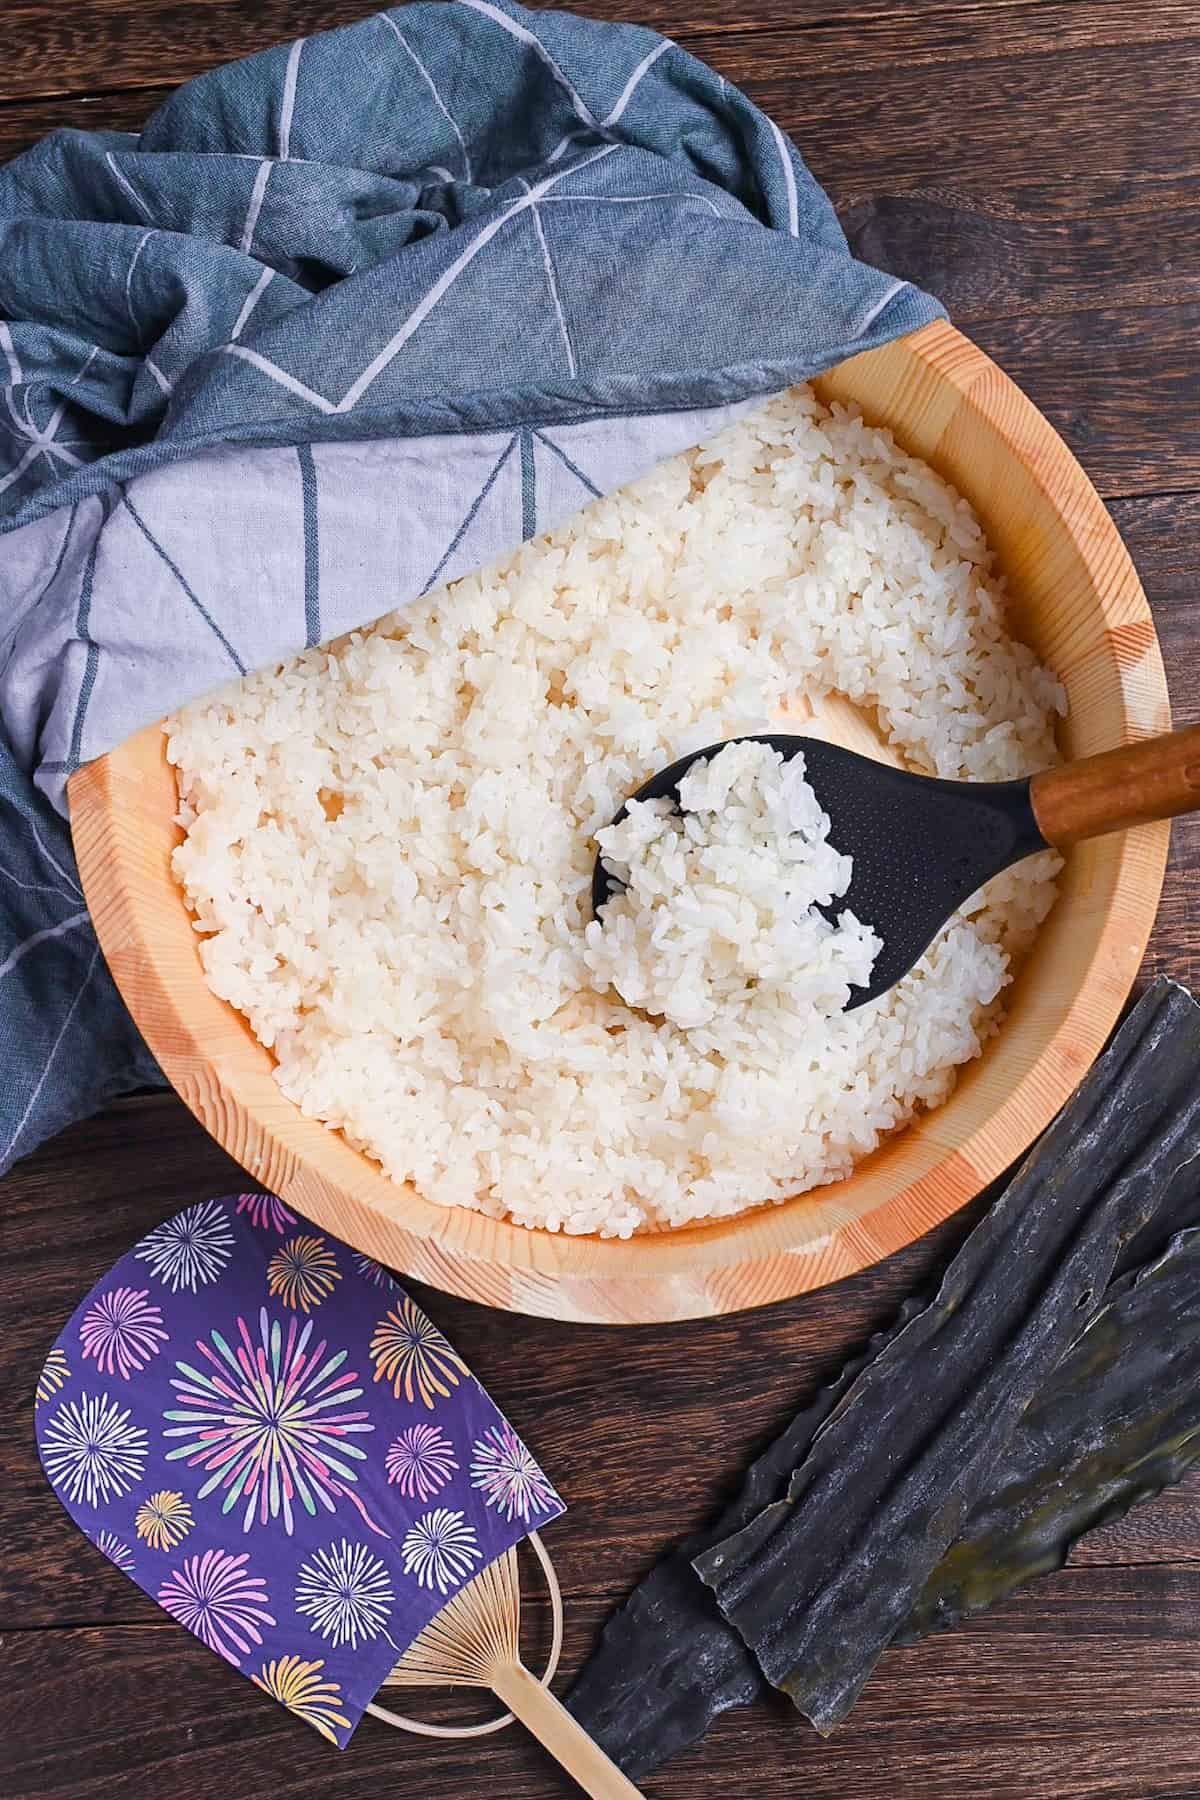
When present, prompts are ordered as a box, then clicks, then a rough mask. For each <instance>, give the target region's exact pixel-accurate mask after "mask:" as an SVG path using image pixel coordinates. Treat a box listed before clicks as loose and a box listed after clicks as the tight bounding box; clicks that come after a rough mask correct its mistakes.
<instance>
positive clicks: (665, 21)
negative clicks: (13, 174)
mask: <svg viewBox="0 0 1200 1800" xmlns="http://www.w3.org/2000/svg"><path fill="white" fill-rule="evenodd" d="M376 10H377V9H376V7H375V6H374V5H372V3H371V0H303V3H302V4H300V5H297V4H294V0H255V3H254V4H253V5H246V4H244V3H243V0H177V3H176V4H173V5H170V6H147V5H144V4H141V3H140V0H89V4H88V5H87V6H86V7H85V6H70V7H67V6H63V7H55V8H52V7H49V6H47V5H46V3H45V0H9V4H8V5H7V6H6V8H5V14H4V24H5V53H6V54H5V68H4V72H3V93H4V95H5V96H8V97H11V98H17V97H20V96H23V95H41V94H69V93H74V92H78V91H79V90H80V89H83V88H87V87H92V86H103V87H105V88H109V89H119V88H132V87H137V86H149V85H153V84H156V83H158V82H161V81H162V80H164V79H169V80H171V81H173V82H179V81H186V80H188V79H189V78H190V77H191V76H193V75H198V74H202V73H203V72H204V70H205V69H208V68H211V67H212V65H213V64H214V63H216V62H220V61H223V60H225V59H226V58H228V57H229V56H230V55H231V54H236V55H242V56H248V55H251V54H253V52H254V51H256V50H265V49H268V48H269V47H270V46H271V45H272V44H276V43H279V42H281V41H285V40H287V39H288V38H292V37H297V36H302V35H303V36H308V35H311V34H312V33H313V32H315V31H325V30H328V29H330V28H331V27H333V26H337V25H346V24H350V23H352V22H353V21H355V20H357V19H361V18H364V17H366V16H367V15H369V14H370V13H372V12H374V11H376ZM588 10H589V11H590V12H591V13H592V14H593V15H594V16H595V17H598V18H605V19H613V20H621V21H624V22H626V23H629V24H635V25H647V26H650V27H651V28H652V29H654V30H657V31H661V32H664V33H666V34H667V35H668V36H670V37H672V38H674V39H675V41H676V42H677V43H681V44H683V45H684V46H685V47H686V48H689V49H695V50H696V51H697V53H698V54H707V55H708V56H709V57H715V56H717V55H719V47H720V46H721V44H722V43H723V42H724V41H725V40H727V39H737V38H743V39H744V38H747V37H751V36H752V37H753V39H754V40H755V42H756V44H758V45H759V46H760V52H761V46H762V45H763V43H764V42H765V41H766V40H769V39H771V38H774V37H777V36H783V37H786V38H788V39H807V38H809V37H811V38H812V40H813V44H814V49H815V52H816V55H817V57H818V58H823V57H824V56H826V55H828V53H829V49H830V46H831V43H832V46H833V49H834V54H835V56H836V55H838V54H839V53H843V52H844V50H845V47H846V46H847V45H848V43H849V41H850V37H851V34H854V35H855V36H857V37H858V38H859V39H860V40H865V41H866V42H867V43H869V44H871V45H873V46H877V47H878V50H879V53H880V55H881V56H882V55H883V54H884V53H885V52H886V51H887V50H889V49H890V50H891V52H892V53H893V54H895V53H897V51H898V52H899V53H900V54H903V55H905V56H906V57H908V56H911V55H919V56H924V57H926V58H929V59H943V58H945V57H948V56H954V55H964V54H966V55H977V54H979V52H980V48H981V47H983V48H988V47H992V46H995V45H998V44H999V43H1000V42H1001V40H1002V37H1011V38H1012V39H1013V40H1014V41H1015V43H1016V45H1017V47H1018V48H1020V49H1024V50H1028V49H1030V48H1031V47H1034V46H1039V45H1040V46H1042V47H1049V48H1051V49H1054V48H1058V47H1061V46H1064V45H1066V44H1079V43H1082V44H1088V43H1091V42H1097V43H1121V44H1140V43H1153V42H1156V41H1158V42H1161V41H1163V40H1164V39H1167V40H1171V39H1174V40H1179V39H1182V38H1184V37H1186V36H1187V35H1190V33H1191V31H1192V30H1193V28H1194V27H1195V15H1194V12H1193V10H1192V8H1191V6H1190V0H1163V3H1162V4H1160V5H1159V6H1158V7H1157V8H1156V9H1152V10H1150V9H1141V8H1139V9H1136V10H1132V11H1131V10H1129V9H1126V8H1124V7H1123V6H1122V5H1121V0H1105V3H1104V4H1101V5H1094V6H1092V7H1091V8H1090V9H1089V10H1090V11H1091V12H1092V13H1093V14H1095V15H1098V16H1096V17H1094V18H1093V19H1092V20H1091V21H1090V22H1089V20H1088V18H1087V17H1086V16H1085V15H1084V11H1083V8H1081V7H1080V6H1079V5H1078V4H1077V3H1076V0H1058V3H1057V4H1053V3H1051V4H1048V3H1047V0H984V3H983V4H981V3H980V0H939V4H938V5H937V6H936V8H932V7H930V6H928V5H927V4H926V3H925V0H894V3H893V4H892V5H890V6H888V5H886V4H884V0H850V3H848V4H845V5H842V6H839V7H837V8H836V9H834V8H831V7H830V6H829V5H828V4H827V3H826V0H748V3H746V4H742V5H740V6H738V7H725V6H716V5H706V4H704V0H699V3H697V0H683V4H678V5H676V4H674V3H673V0H595V3H594V4H593V5H592V6H591V7H590V8H589V9H588ZM835 11H836V18H835V19H831V17H830V15H831V12H835ZM914 32H915V34H916V36H917V39H918V42H919V44H920V46H921V48H920V49H919V50H916V51H914V50H913V48H912V41H913V36H914ZM234 46H236V48H234ZM757 60H758V58H756V61H757ZM727 73H728V71H727ZM730 79H736V77H734V76H732V75H730Z"/></svg>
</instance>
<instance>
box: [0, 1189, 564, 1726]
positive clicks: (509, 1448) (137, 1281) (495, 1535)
mask: <svg viewBox="0 0 1200 1800" xmlns="http://www.w3.org/2000/svg"><path fill="white" fill-rule="evenodd" d="M306 1306H307V1308H308V1309H309V1310H308V1311H307V1312H306V1310H305V1308H306ZM372 1377H373V1379H372ZM38 1391H39V1395H40V1396H41V1398H40V1399H39V1403H38V1406H37V1408H36V1410H35V1413H34V1429H35V1432H36V1436H37V1441H38V1448H39V1451H40V1453H41V1457H42V1462H43V1465H44V1467H45V1469H46V1472H47V1474H48V1476H49V1477H50V1480H51V1483H52V1485H53V1487H54V1490H55V1492H56V1494H57V1495H58V1497H59V1499H60V1500H61V1502H62V1504H63V1505H64V1506H65V1507H66V1508H67V1510H68V1512H69V1513H70V1514H71V1515H72V1517H73V1518H74V1519H75V1522H76V1523H77V1524H78V1525H79V1526H81V1527H82V1529H83V1530H84V1532H85V1533H86V1534H87V1536H88V1537H89V1538H91V1539H92V1541H93V1542H94V1543H95V1544H97V1545H98V1546H99V1548H100V1550H101V1551H102V1552H103V1554H104V1555H106V1556H107V1557H108V1558H109V1559H110V1560H111V1561H112V1563H113V1565H114V1566H115V1567H116V1568H119V1569H121V1570H123V1571H124V1572H125V1573H126V1574H127V1575H128V1577H129V1579H130V1580H131V1581H133V1582H134V1583H135V1584H136V1586H137V1587H138V1588H139V1589H141V1590H142V1591H144V1592H145V1593H146V1594H148V1595H149V1596H150V1598H151V1599H152V1600H155V1601H157V1602H158V1603H159V1604H160V1605H161V1606H162V1607H163V1608H164V1609H165V1611H166V1612H167V1613H168V1614H169V1615H170V1616H171V1617H172V1618H173V1619H174V1620H175V1621H177V1622H178V1623H179V1624H180V1625H182V1626H183V1627H184V1628H185V1629H187V1630H189V1631H191V1632H192V1633H193V1634H194V1635H195V1636H196V1637H198V1638H199V1639H200V1640H201V1641H202V1642H203V1643H204V1644H205V1645H206V1646H208V1647H209V1648H210V1649H211V1650H212V1651H214V1653H215V1654H217V1655H219V1656H221V1657H222V1658H224V1659H225V1660H226V1661H227V1662H229V1663H230V1664H232V1665H234V1666H236V1667H238V1668H239V1669H240V1670H241V1671H242V1673H243V1674H244V1675H246V1677H247V1678H252V1679H253V1680H254V1681H255V1683H256V1684H257V1686H258V1687H259V1688H260V1689H261V1690H262V1692H263V1693H264V1694H269V1695H271V1696H272V1697H273V1698H274V1699H276V1700H277V1701H279V1703H280V1704H281V1705H284V1706H287V1707H289V1708H290V1710H291V1711H293V1712H294V1713H295V1714H296V1716H297V1718H299V1719H302V1720H304V1721H305V1722H307V1723H308V1724H309V1725H311V1726H312V1727H313V1728H314V1729H315V1730H317V1731H319V1732H321V1734H322V1735H323V1736H324V1737H326V1738H327V1739H329V1741H330V1742H333V1743H337V1744H340V1745H344V1744H345V1743H346V1742H347V1740H348V1739H349V1737H350V1735H351V1733H352V1731H353V1730H354V1727H355V1726H356V1725H357V1723H358V1721H359V1719H360V1718H361V1717H362V1714H363V1711H364V1709H365V1708H366V1707H367V1706H368V1705H369V1704H370V1702H371V1700H372V1699H373V1698H374V1696H375V1694H376V1692H377V1691H378V1688H379V1685H380V1683H381V1682H382V1681H383V1679H384V1678H385V1676H386V1675H387V1674H388V1673H389V1671H390V1670H391V1669H392V1668H393V1667H394V1666H395V1663H396V1661H397V1660H398V1658H399V1657H400V1656H402V1655H403V1654H404V1651H405V1650H406V1649H407V1647H408V1646H409V1645H410V1644H411V1643H412V1642H413V1640H414V1639H415V1638H416V1637H417V1636H418V1635H419V1634H420V1633H421V1632H422V1631H424V1630H425V1628H426V1627H427V1626H428V1625H429V1623H430V1621H431V1620H432V1619H433V1618H434V1617H435V1616H436V1615H437V1613H438V1612H440V1611H441V1609H442V1607H444V1606H445V1605H446V1604H447V1603H448V1601H449V1600H450V1598H451V1596H452V1595H454V1594H455V1593H457V1592H459V1591H461V1589H462V1588H463V1587H464V1586H466V1585H467V1584H468V1583H469V1582H470V1581H471V1580H472V1579H473V1578H474V1577H475V1576H476V1575H478V1574H479V1572H480V1571H481V1570H482V1569H484V1568H485V1567H487V1566H488V1565H489V1564H490V1563H491V1562H493V1561H494V1559H495V1558H496V1557H498V1556H501V1555H503V1553H504V1552H505V1551H506V1550H508V1549H510V1548H511V1547H512V1546H513V1545H515V1544H517V1543H519V1542H520V1540H521V1539H522V1538H523V1537H525V1536H526V1535H527V1533H528V1532H529V1531H531V1530H534V1529H536V1528H537V1527H540V1526H542V1525H545V1524H546V1523H548V1522H549V1520H550V1519H552V1518H554V1517H556V1516H557V1514H558V1513H559V1512H560V1511H561V1510H562V1509H561V1503H560V1502H559V1501H558V1500H557V1498H556V1497H555V1496H554V1493H553V1489H552V1488H551V1487H550V1485H549V1483H548V1482H547V1481H546V1479H545V1477H544V1476H543V1475H542V1474H541V1471H540V1470H539V1469H538V1467H537V1464H536V1463H535V1462H534V1461H533V1459H532V1457H531V1456H530V1454H529V1452H528V1451H526V1450H525V1448H524V1446H523V1444H522V1443H521V1440H520V1439H519V1438H518V1437H517V1436H516V1434H515V1433H514V1432H513V1431H512V1430H511V1428H509V1427H508V1426H507V1425H506V1422H505V1420H504V1418H503V1415H502V1414H501V1413H499V1412H498V1411H497V1410H496V1408H495V1406H494V1405H493V1404H492V1402H491V1400H490V1399H489V1398H488V1396H487V1394H486V1393H485V1392H484V1390H483V1389H482V1388H481V1387H480V1385H479V1383H478V1382H477V1381H476V1380H475V1379H474V1377H473V1376H472V1375H471V1373H470V1370H469V1369H468V1368H467V1365H466V1364H465V1363H464V1362H463V1360H462V1358H461V1357H460V1356H459V1355H458V1353H457V1351H456V1350H455V1349H454V1348H453V1347H452V1346H451V1345H450V1344H449V1343H447V1341H446V1339H445V1338H444V1337H443V1336H442V1334H441V1332H440V1331H438V1329H437V1327H436V1326H435V1325H434V1324H433V1323H432V1322H431V1321H430V1320H429V1319H428V1318H427V1317H426V1316H425V1314H424V1313H423V1312H422V1311H421V1309H420V1307H418V1306H417V1305H416V1304H415V1302H414V1301H413V1300H411V1299H410V1298H409V1296H408V1294H407V1293H406V1292H405V1290H404V1288H403V1287H402V1286H401V1285H400V1284H399V1283H396V1282H394V1281H393V1279H392V1277H391V1276H390V1275H389V1274H388V1273H387V1271H386V1270H384V1269H383V1268H382V1267H381V1266H380V1265H379V1264H378V1263H376V1262H374V1261H372V1260H371V1259H370V1258H363V1257H362V1256H361V1255H359V1254H356V1253H355V1252H353V1251H352V1250H351V1249H350V1247H349V1246H348V1245H345V1244H340V1243H339V1242H338V1241H337V1240H336V1239H334V1238H331V1237H330V1236H329V1235H328V1233H323V1232H318V1231H317V1230H316V1229H315V1228H314V1227H312V1226H310V1225H308V1224H307V1223H306V1222H305V1221H303V1220H297V1219H295V1218H294V1217H293V1216H292V1214H291V1212H290V1211H289V1210H288V1208H286V1207H284V1206H283V1205H282V1203H280V1202H277V1201H274V1200H273V1198H272V1196H270V1195H268V1194H248V1195H237V1194H233V1195H229V1196H227V1197H226V1198H225V1199H223V1200H221V1201H208V1202H203V1203H201V1204H200V1205H192V1206H189V1207H187V1208H186V1209H185V1210H184V1211H183V1212H181V1213H180V1214H179V1215H178V1217H177V1218H175V1219H168V1220H167V1221H166V1222H165V1223H164V1224H162V1225H160V1226H158V1227H157V1228H156V1229H155V1231H153V1232H152V1233H151V1234H150V1236H149V1237H148V1238H146V1239H144V1240H143V1241H142V1242H141V1243H140V1244H138V1245H136V1246H135V1247H134V1249H132V1250H131V1251H130V1253H129V1254H128V1255H127V1256H125V1257H123V1258H122V1259H121V1261H120V1262H119V1263H118V1264H117V1265H116V1267H115V1268H113V1269H111V1270H110V1271H109V1272H108V1274H107V1275H106V1276H105V1277H104V1279H103V1280H102V1281H100V1282H99V1283H98V1284H97V1285H96V1287H95V1289H94V1290H93V1291H92V1292H91V1293H90V1294H88V1295H87V1296H86V1298H84V1299H83V1300H82V1301H81V1302H80V1304H79V1306H78V1307H77V1308H76V1309H75V1312H74V1314H73V1316H72V1317H71V1319H70V1320H69V1321H68V1322H67V1323H66V1324H65V1325H64V1327H63V1330H62V1332H61V1333H60V1335H59V1339H58V1342H57V1343H56V1344H55V1346H54V1348H53V1350H52V1351H51V1352H50V1354H49V1356H48V1357H47V1359H46V1363H45V1365H44V1368H43V1370H42V1373H41V1377H40V1379H39V1382H38Z"/></svg>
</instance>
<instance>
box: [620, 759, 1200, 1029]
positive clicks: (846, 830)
mask: <svg viewBox="0 0 1200 1800" xmlns="http://www.w3.org/2000/svg"><path fill="white" fill-rule="evenodd" d="M728 741H729V742H742V743H745V742H749V743H755V744H769V745H770V746H771V748H772V749H773V750H777V751H778V752H779V754H780V755H781V756H783V757H785V758H787V759H789V760H790V759H791V758H792V757H793V756H796V755H798V754H800V753H803V756H804V769H805V777H806V779H807V780H808V781H809V782H810V783H811V785H812V787H813V790H814V792H815V793H816V796H817V799H818V801H819V802H820V805H821V807H822V809H823V810H824V811H825V812H826V813H828V815H829V821H830V825H829V841H830V843H831V844H832V845H833V846H834V848H835V849H837V850H840V851H841V852H842V853H843V854H844V855H847V856H850V857H852V858H853V872H852V875H851V879H850V886H849V888H848V889H847V891H846V893H845V894H843V895H842V896H841V897H840V898H839V899H837V900H836V901H834V902H833V903H832V904H831V905H830V906H828V907H826V908H823V909H822V910H823V911H824V912H825V913H826V914H827V916H829V917H831V918H834V917H836V916H837V915H838V914H840V913H841V912H843V911H849V912H852V913H853V914H854V916H855V917H856V918H857V919H860V920H862V921H863V923H864V924H867V925H870V926H871V927H872V928H873V930H874V931H875V932H876V934H877V935H878V936H879V937H880V938H881V939H882V940H883V948H882V950H881V951H880V953H879V956H878V958H877V959H876V962H875V967H874V969H873V970H872V973H871V980H870V983H869V985H868V986H867V987H865V988H861V989H856V990H855V992H854V995H853V998H852V999H851V1000H850V1002H849V1005H848V1007H847V1011H853V1010H854V1009H855V1008H856V1007H859V1006H865V1005H866V1004H867V1002H868V1001H870V1000H875V999H877V998H878V997H879V995H880V994H883V993H886V991H887V990H888V988H890V987H892V986H893V985H894V984H895V983H896V982H897V981H899V980H900V977H901V976H902V975H906V974H907V973H908V971H909V970H910V969H911V968H912V966H913V964H914V963H915V962H916V961H917V960H918V958H919V957H920V956H921V955H922V954H923V952H924V951H925V950H926V949H927V948H928V947H929V945H930V943H931V942H932V941H933V939H934V938H935V937H936V936H937V933H938V932H939V931H940V930H941V928H942V926H943V925H944V924H945V923H946V921H947V919H949V918H950V917H951V915H952V914H953V913H955V912H956V911H957V910H958V908H959V907H960V906H961V905H962V903H963V901H964V900H967V899H969V898H970V896H971V895H972V894H973V893H975V891H976V889H978V888H980V887H982V886H983V884H984V882H985V881H990V880H991V878H992V876H993V875H999V874H1000V872H1001V870H1003V869H1007V868H1011V867H1012V865H1013V864H1014V863H1018V862H1022V861H1023V860H1024V859H1025V857H1027V856H1033V855H1035V854H1036V853H1037V852H1038V851H1039V850H1046V849H1049V848H1054V849H1058V850H1066V849H1069V848H1070V846H1071V845H1072V844H1077V843H1081V842H1082V841H1083V840H1084V839H1085V838H1093V837H1103V836H1104V835H1105V833H1107V832H1110V831H1126V830H1128V829H1129V828H1130V827H1131V826H1134V825H1146V824H1149V823H1150V822H1151V821H1152V820H1155V819H1170V818H1174V817H1175V816H1176V814H1178V813H1185V812H1192V811H1194V810H1196V809H1197V808H1200V725H1193V726H1191V727H1190V728H1189V729H1188V730H1186V731H1175V732H1171V733H1169V734H1168V735H1167V736H1165V737H1158V738H1148V739H1146V740H1145V741H1144V742H1142V743H1139V744H1125V745H1123V746H1122V747H1121V748H1120V749H1119V750H1107V751H1105V752H1103V754H1101V755H1099V756H1088V757H1084V758H1083V759H1082V760H1081V761H1079V762H1072V763H1064V764H1063V765H1062V766H1061V767H1059V768H1057V769H1045V770H1043V771H1042V772H1041V773H1040V774H1038V775H1034V776H1032V777H1030V778H1029V779H1027V780H1024V781H939V780H935V779H934V778H933V777H932V776H928V775H914V774H911V773H910V772H909V771H908V770H906V769H898V768H894V767H891V766H889V765H887V764H884V763H880V762H878V761H876V760H874V759H873V758H872V757H868V756H861V755H859V754H858V753H857V752H856V751H853V750H847V749H844V748H843V747H842V746H841V745H840V744H830V743H825V742H823V741H822V740H821V739H820V738H816V737H808V736H791V735H782V734H775V733H766V734H764V735H762V736H753V737H750V738H748V739H746V738H742V739H729V740H728ZM724 747H725V746H724V744H710V745H708V746H707V747H706V748H705V749H702V750H694V751H692V753H691V754H690V755H688V756H683V757H680V759H679V761H678V762H674V763H672V764H671V765H670V767H669V768H666V769H662V770H660V771H659V773H658V774H657V775H653V776H652V777H651V778H650V780H649V781H647V782H644V783H643V785H642V786H641V787H640V788H639V789H638V790H637V792H636V793H635V794H634V795H632V796H631V798H633V799H634V800H661V799H670V800H672V801H673V802H674V804H675V807H676V809H678V808H679V783H680V781H681V780H682V779H683V777H684V776H685V775H686V774H687V772H688V770H689V769H690V768H691V766H692V764H693V763H695V762H699V761H700V760H701V759H702V758H708V757H713V756H715V755H716V754H717V752H718V751H720V750H722V749H724ZM625 812H626V807H624V806H623V807H622V808H621V810H620V812H619V813H618V814H617V819H616V821H614V822H617V821H620V820H621V819H623V818H624V817H625ZM620 885H621V884H620V881H619V879H618V877H616V876H615V875H613V874H611V873H610V872H609V870H608V869H606V868H605V866H604V862H603V859H602V857H600V856H599V855H598V856H597V857H596V865H595V869H594V871H593V875H592V911H593V912H594V914H595V916H596V918H597V919H599V920H600V921H601V922H602V923H603V918H604V906H605V904H606V902H607V901H608V900H609V899H610V898H611V896H612V894H613V892H614V890H616V889H617V888H619V887H620Z"/></svg>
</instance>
